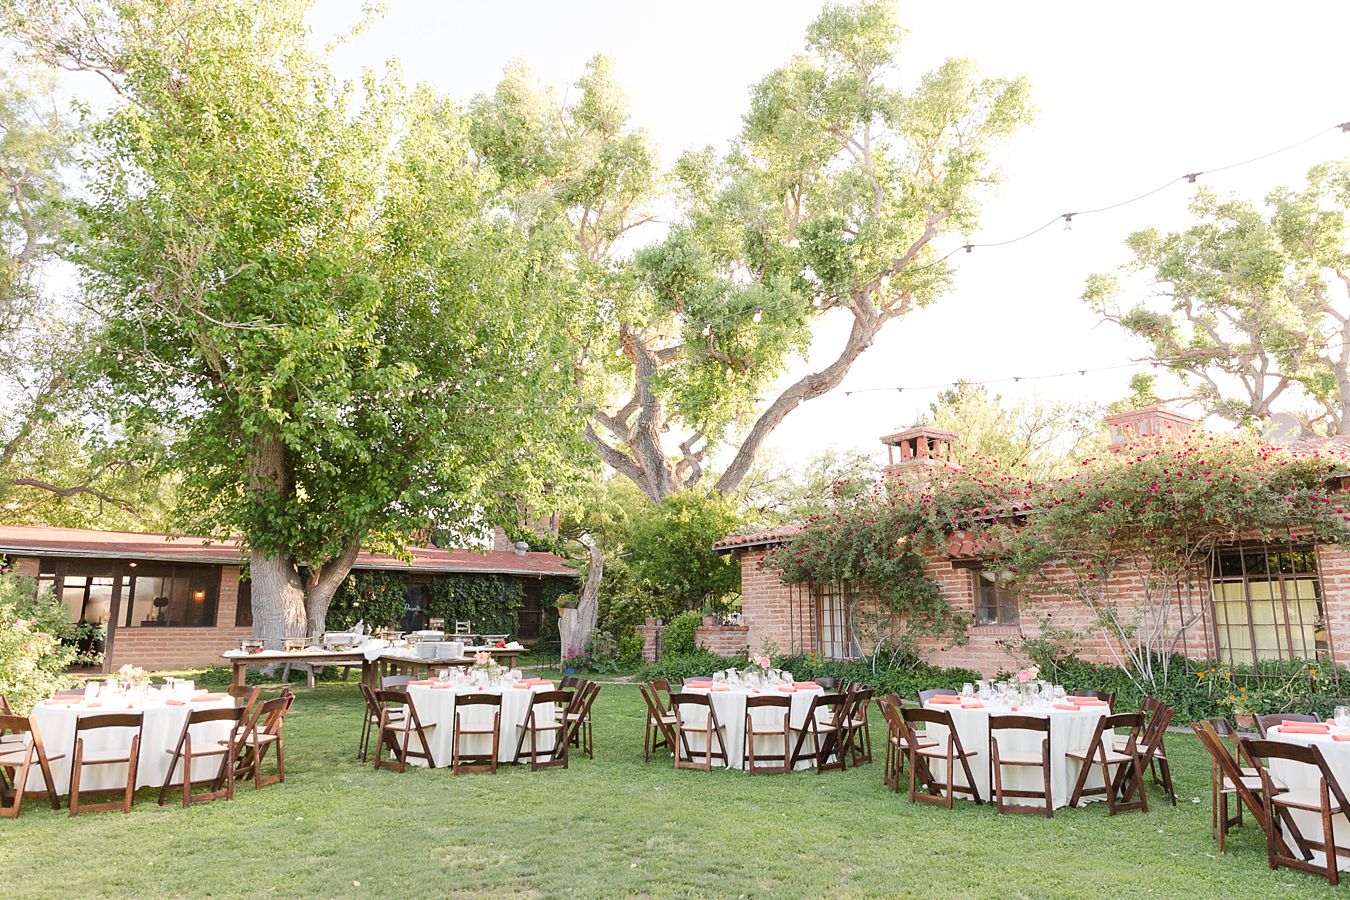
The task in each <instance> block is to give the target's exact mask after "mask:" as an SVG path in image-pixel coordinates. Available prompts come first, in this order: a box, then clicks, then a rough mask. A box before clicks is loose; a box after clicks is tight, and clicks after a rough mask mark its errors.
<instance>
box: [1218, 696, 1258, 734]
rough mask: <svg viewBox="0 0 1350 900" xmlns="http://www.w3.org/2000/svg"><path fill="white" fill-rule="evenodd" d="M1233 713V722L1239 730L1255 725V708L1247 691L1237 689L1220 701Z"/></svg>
mask: <svg viewBox="0 0 1350 900" xmlns="http://www.w3.org/2000/svg"><path fill="white" fill-rule="evenodd" d="M1221 702H1222V703H1223V705H1224V706H1226V707H1228V708H1229V709H1230V710H1231V711H1232V713H1233V721H1234V722H1235V723H1236V724H1237V726H1238V727H1239V728H1251V727H1252V726H1254V725H1255V724H1256V708H1255V704H1254V703H1253V702H1252V698H1251V697H1250V696H1248V694H1247V689H1246V688H1245V687H1244V688H1238V689H1237V690H1236V691H1234V692H1233V693H1231V694H1229V695H1228V696H1227V697H1224V698H1223V700H1222V701H1221Z"/></svg>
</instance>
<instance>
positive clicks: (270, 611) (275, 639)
mask: <svg viewBox="0 0 1350 900" xmlns="http://www.w3.org/2000/svg"><path fill="white" fill-rule="evenodd" d="M248 569H249V580H250V583H251V584H252V587H253V636H254V637H255V638H257V639H259V640H262V641H266V642H267V644H266V646H267V649H268V650H280V649H281V642H282V640H284V639H285V638H297V637H304V636H305V635H306V632H307V628H306V624H307V623H306V621H305V586H304V583H303V582H302V581H301V579H300V572H299V570H298V569H297V568H296V566H295V563H294V562H293V561H292V560H291V559H290V558H288V557H285V556H268V555H266V554H264V553H262V552H261V551H258V550H250V551H249V553H248Z"/></svg>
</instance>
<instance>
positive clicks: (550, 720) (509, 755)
mask: <svg viewBox="0 0 1350 900" xmlns="http://www.w3.org/2000/svg"><path fill="white" fill-rule="evenodd" d="M556 689H557V688H556V687H554V686H553V685H551V684H544V685H535V686H532V687H531V688H529V689H528V690H526V689H525V688H520V687H509V688H504V689H495V690H493V689H474V688H463V687H460V688H441V687H431V686H429V685H417V684H413V685H409V686H408V699H409V701H410V702H411V703H412V705H413V707H414V708H415V709H416V710H417V717H418V718H419V719H420V720H421V722H422V727H423V728H424V729H427V728H428V726H430V725H435V726H436V727H435V728H431V729H430V730H428V731H427V743H429V744H430V745H431V758H432V759H433V760H435V761H436V765H437V766H449V765H450V764H451V762H452V754H453V751H454V741H455V698H456V697H457V696H458V692H460V691H463V692H464V693H489V694H500V695H501V698H502V721H501V738H500V743H499V744H498V745H497V761H498V762H505V763H509V762H511V761H512V760H514V759H515V755H516V742H517V741H518V740H519V739H520V729H519V728H518V727H517V726H520V725H524V724H525V717H526V716H527V715H529V712H530V698H531V697H533V696H534V694H536V693H538V692H540V691H552V690H556ZM493 712H494V710H493V708H492V707H490V706H470V707H465V713H464V717H463V718H464V720H465V723H466V724H468V725H469V727H471V728H490V727H491V726H492V714H493ZM558 713H559V710H558V709H557V704H553V703H550V704H548V705H546V706H544V707H542V708H541V710H540V715H539V724H540V725H553V724H556V723H557V721H558V718H557V717H558ZM557 734H558V732H556V731H550V732H545V733H543V734H541V735H540V740H539V749H540V750H541V751H543V750H552V749H553V743H554V740H555V737H556V735H557ZM408 746H409V747H410V748H412V749H418V747H417V737H416V736H415V735H414V736H412V737H411V738H410V740H409V743H408ZM529 747H530V739H529V738H528V737H527V738H526V739H525V750H526V751H528V750H529ZM491 748H492V735H490V734H475V735H466V736H465V738H464V740H463V741H461V742H460V747H459V752H460V753H461V754H482V755H487V754H488V752H489V751H490V750H491ZM408 762H409V763H413V764H415V765H419V766H424V765H426V763H425V762H424V761H422V760H420V759H418V760H415V759H409V760H408Z"/></svg>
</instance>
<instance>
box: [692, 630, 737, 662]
mask: <svg viewBox="0 0 1350 900" xmlns="http://www.w3.org/2000/svg"><path fill="white" fill-rule="evenodd" d="M694 645H695V646H696V647H702V648H703V649H704V650H709V651H711V652H713V653H716V654H717V655H718V656H745V655H746V651H747V650H749V648H750V627H749V626H748V625H699V626H698V627H697V628H695V629H694Z"/></svg>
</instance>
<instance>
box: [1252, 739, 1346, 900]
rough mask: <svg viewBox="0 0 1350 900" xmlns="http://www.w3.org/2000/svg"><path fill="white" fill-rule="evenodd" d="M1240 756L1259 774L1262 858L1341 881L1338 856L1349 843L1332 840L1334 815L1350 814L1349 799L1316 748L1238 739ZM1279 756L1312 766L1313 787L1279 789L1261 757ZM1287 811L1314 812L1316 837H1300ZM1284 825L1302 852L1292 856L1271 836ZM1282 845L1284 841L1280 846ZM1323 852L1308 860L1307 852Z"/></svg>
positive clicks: (1343, 854)
mask: <svg viewBox="0 0 1350 900" xmlns="http://www.w3.org/2000/svg"><path fill="white" fill-rule="evenodd" d="M1241 748H1242V752H1243V755H1244V756H1245V757H1246V758H1247V760H1248V761H1249V762H1250V763H1251V765H1252V767H1253V768H1254V769H1256V771H1257V774H1258V775H1260V776H1261V786H1262V800H1263V802H1264V804H1265V811H1266V821H1267V822H1268V823H1269V825H1270V827H1269V828H1267V829H1266V856H1267V858H1268V859H1269V861H1270V867H1271V868H1272V869H1275V868H1278V867H1280V866H1286V867H1288V868H1291V869H1298V870H1299V871H1300V872H1311V873H1312V874H1314V875H1322V876H1325V877H1326V879H1327V881H1328V882H1329V883H1330V884H1331V885H1332V886H1333V887H1335V886H1336V885H1338V884H1340V882H1341V872H1340V868H1339V867H1338V865H1337V864H1338V863H1339V862H1340V857H1341V856H1350V847H1342V846H1339V845H1338V844H1337V843H1336V831H1335V823H1334V820H1335V817H1336V816H1347V815H1350V802H1347V801H1346V799H1345V793H1344V792H1343V791H1342V790H1341V785H1340V782H1338V781H1337V780H1336V776H1335V775H1334V774H1333V773H1332V771H1331V767H1330V766H1329V765H1327V761H1326V758H1325V757H1324V756H1323V755H1322V748H1321V747H1318V746H1317V745H1316V744H1308V745H1303V744H1286V743H1284V742H1283V741H1263V740H1255V741H1248V740H1244V741H1243V742H1242V744H1241ZM1268 759H1280V760H1285V761H1286V762H1291V763H1296V764H1298V765H1302V766H1309V767H1311V768H1313V769H1316V770H1317V785H1316V786H1315V787H1311V788H1300V789H1296V790H1280V788H1279V787H1278V786H1277V784H1276V782H1275V779H1274V777H1273V776H1272V775H1271V774H1270V770H1269V769H1268V768H1267V767H1266V765H1265V763H1264V762H1263V760H1268ZM1292 810H1302V811H1304V812H1310V813H1316V814H1317V815H1318V816H1319V817H1320V818H1321V820H1322V840H1320V841H1315V840H1312V839H1311V838H1308V837H1305V836H1304V835H1303V832H1302V831H1300V830H1299V827H1298V825H1297V824H1295V822H1294V818H1293V816H1292V814H1291V811H1292ZM1282 824H1283V826H1284V827H1287V828H1288V829H1289V838H1290V839H1291V840H1292V842H1293V843H1292V846H1293V847H1296V848H1297V849H1298V851H1299V852H1300V853H1301V854H1302V858H1299V857H1296V856H1294V855H1293V854H1292V853H1290V852H1288V850H1287V849H1286V848H1282V847H1281V846H1280V844H1279V842H1278V841H1276V836H1277V835H1278V836H1280V837H1283V833H1282V828H1281V825H1282ZM1287 846H1288V845H1287V844H1286V847H1287ZM1314 851H1316V852H1319V853H1321V854H1323V856H1324V858H1325V859H1324V861H1323V862H1322V863H1321V864H1319V863H1316V862H1314V861H1313V852H1314Z"/></svg>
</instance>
